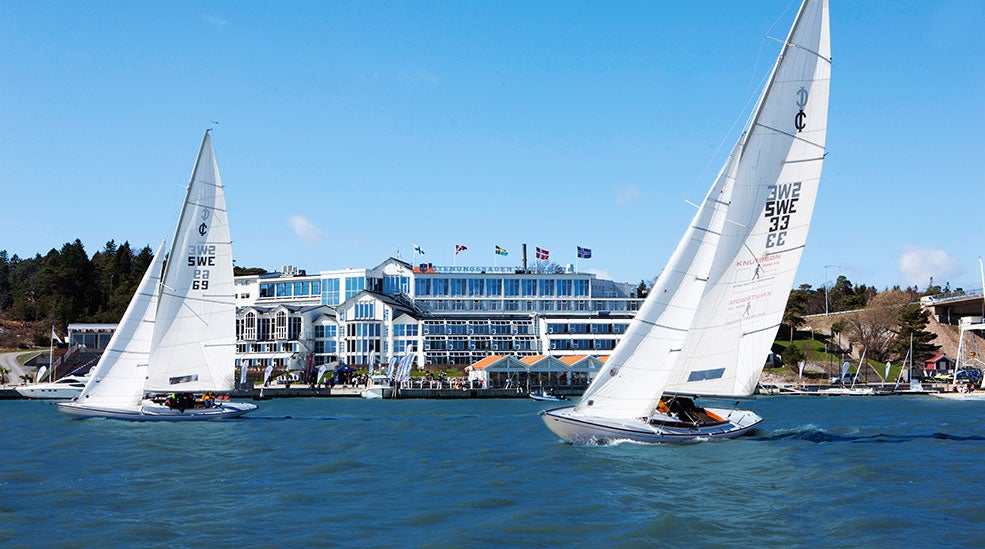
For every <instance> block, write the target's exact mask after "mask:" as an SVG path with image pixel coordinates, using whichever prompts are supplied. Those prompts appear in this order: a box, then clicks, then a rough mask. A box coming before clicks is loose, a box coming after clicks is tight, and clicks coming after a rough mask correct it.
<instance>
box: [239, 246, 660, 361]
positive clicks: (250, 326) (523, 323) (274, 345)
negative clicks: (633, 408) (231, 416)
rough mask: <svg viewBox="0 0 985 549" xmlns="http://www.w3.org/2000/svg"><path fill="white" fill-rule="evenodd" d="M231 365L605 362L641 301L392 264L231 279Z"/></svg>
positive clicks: (601, 283) (574, 283) (583, 288)
mask: <svg viewBox="0 0 985 549" xmlns="http://www.w3.org/2000/svg"><path fill="white" fill-rule="evenodd" d="M235 288H236V302H237V315H236V338H237V354H236V356H237V366H239V365H245V366H247V367H248V368H261V369H262V368H265V367H266V366H268V365H272V366H274V367H275V368H276V367H282V366H286V367H290V368H292V369H301V368H304V366H305V365H306V364H307V362H308V361H309V360H310V361H311V363H312V364H315V365H319V364H327V363H331V362H334V361H336V360H341V361H342V362H344V363H346V364H349V365H351V366H364V365H366V364H368V362H369V355H370V353H371V352H373V351H375V352H376V357H377V360H378V361H382V362H386V361H387V360H389V358H391V357H393V356H401V355H404V354H406V353H408V352H411V353H415V354H416V355H417V360H416V364H417V365H418V366H419V367H420V366H422V365H436V366H437V365H459V366H466V365H470V364H473V363H476V362H478V361H480V360H482V359H484V358H486V357H488V356H491V355H513V356H516V357H518V358H520V359H522V358H523V357H528V356H535V355H542V354H544V355H553V356H558V357H561V356H571V355H595V356H604V355H608V354H609V353H611V352H612V349H613V348H614V347H615V345H616V342H618V341H619V339H620V338H621V337H622V334H623V333H625V331H626V329H627V327H628V326H629V322H630V320H631V319H632V318H633V316H634V315H635V314H636V311H637V309H638V308H639V307H640V305H641V304H642V302H643V299H642V298H640V297H639V296H637V288H636V286H634V285H632V284H625V283H617V282H613V281H610V280H604V279H599V278H597V277H596V276H595V275H594V274H589V273H576V272H573V270H572V269H571V268H570V266H569V267H568V268H567V269H565V270H564V271H563V272H556V273H543V272H534V271H532V270H526V269H523V268H519V267H472V266H469V267H460V266H455V267H439V266H434V265H431V264H421V265H416V266H415V265H411V264H410V263H407V262H405V261H403V260H400V259H395V258H389V259H387V260H386V261H384V262H383V263H381V264H379V265H377V266H376V267H373V268H367V269H342V270H333V271H321V272H319V273H318V274H317V275H310V274H307V273H306V272H305V271H303V270H299V269H297V268H294V267H290V266H288V267H284V268H283V269H282V271H281V272H279V273H269V274H262V275H246V276H237V277H236V283H235Z"/></svg>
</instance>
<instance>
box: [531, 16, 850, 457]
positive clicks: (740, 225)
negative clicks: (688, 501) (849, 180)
mask: <svg viewBox="0 0 985 549" xmlns="http://www.w3.org/2000/svg"><path fill="white" fill-rule="evenodd" d="M830 65H831V61H830V45H829V30H828V6H827V1H826V0H805V1H804V3H803V4H802V6H801V7H800V10H799V11H798V13H797V16H796V18H795V20H794V23H793V26H792V28H791V30H790V34H789V35H788V37H787V39H786V41H785V42H784V45H783V48H782V50H781V52H780V55H779V57H778V58H777V61H776V63H775V64H774V66H773V70H772V73H771V74H770V78H769V80H768V81H767V83H766V85H765V87H764V89H763V92H762V94H761V95H760V98H759V101H758V103H757V105H756V108H755V110H754V111H753V115H752V117H751V119H750V121H749V123H748V125H747V127H746V129H745V131H744V132H743V133H742V135H741V137H740V138H739V140H738V143H737V144H736V145H735V147H734V148H733V149H732V152H731V154H730V156H729V158H728V160H727V162H726V163H725V166H724V167H723V168H722V170H721V171H720V172H719V175H718V177H717V179H716V180H715V182H714V184H713V185H712V187H711V189H710V190H709V191H708V194H707V196H706V197H705V199H704V201H703V203H702V204H701V205H700V206H699V208H698V212H697V213H696V214H695V216H694V219H693V221H692V222H691V224H690V226H689V227H688V229H687V231H686V232H685V233H684V237H683V238H682V239H681V241H680V243H679V244H678V245H677V249H676V250H675V251H674V253H673V255H672V256H671V258H670V260H669V261H668V263H667V265H666V266H665V267H664V270H663V272H662V273H661V275H660V277H659V278H658V279H657V281H656V283H655V284H654V287H653V288H652V289H651V291H650V293H649V295H648V296H647V299H646V301H645V302H644V304H643V306H642V307H641V308H640V311H639V312H638V313H637V316H636V318H635V319H634V320H633V322H632V323H631V325H630V327H629V329H628V331H627V332H626V335H625V337H623V339H622V340H621V341H620V342H619V344H618V345H617V347H616V349H615V350H614V351H613V354H612V356H611V357H610V359H609V361H608V362H607V364H606V366H607V368H606V369H605V370H604V371H602V372H600V373H599V374H598V375H597V376H596V378H595V379H594V380H593V382H592V384H591V386H589V388H588V390H587V391H586V392H585V394H584V395H583V396H582V397H581V399H580V400H579V401H578V403H577V404H576V405H575V406H569V407H564V408H557V409H553V410H546V411H544V412H542V413H541V414H542V419H543V420H544V423H545V424H546V425H547V427H548V428H549V429H550V430H551V431H553V432H554V433H555V434H557V435H558V436H559V437H561V438H562V439H563V440H565V441H566V442H569V443H606V442H609V441H614V440H626V439H628V440H633V441H638V442H644V443H659V442H689V441H694V440H701V439H714V438H729V437H734V436H738V435H740V434H742V433H745V432H747V431H749V430H750V429H751V428H752V427H754V426H755V425H756V424H758V423H759V422H760V421H762V418H760V417H759V416H757V415H756V414H754V413H752V412H750V411H744V410H737V409H728V408H699V407H696V406H694V403H693V401H692V400H691V399H690V398H689V397H692V396H708V397H726V398H733V397H747V396H751V395H752V394H753V391H754V390H755V388H756V383H757V381H758V379H759V376H760V374H761V373H762V368H763V365H764V361H763V357H764V356H766V355H767V354H768V353H769V350H770V345H771V344H772V342H773V339H774V338H775V336H776V331H777V329H778V328H779V325H780V322H781V320H782V317H783V311H784V309H785V307H786V302H787V297H788V296H789V293H790V289H791V287H792V284H793V279H794V276H795V274H796V271H797V266H798V264H799V262H800V257H801V254H802V252H803V248H804V244H805V242H806V240H807V232H808V228H809V225H810V219H811V215H812V213H813V209H814V201H815V198H816V195H817V189H818V183H819V181H820V175H821V165H822V163H823V159H824V152H825V148H824V147H825V137H826V128H827V110H828V82H829V78H830Z"/></svg>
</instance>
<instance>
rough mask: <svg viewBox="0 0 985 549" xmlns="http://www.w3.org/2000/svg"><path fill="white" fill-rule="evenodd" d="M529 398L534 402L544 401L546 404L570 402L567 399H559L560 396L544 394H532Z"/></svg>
mask: <svg viewBox="0 0 985 549" xmlns="http://www.w3.org/2000/svg"><path fill="white" fill-rule="evenodd" d="M528 396H529V397H530V398H532V399H534V400H542V401H545V402H561V401H564V400H568V399H567V397H559V396H554V395H545V394H543V393H530V395H528Z"/></svg>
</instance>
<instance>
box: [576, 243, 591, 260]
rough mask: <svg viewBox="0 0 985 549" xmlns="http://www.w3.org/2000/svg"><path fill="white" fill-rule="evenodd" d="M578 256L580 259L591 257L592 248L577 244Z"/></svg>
mask: <svg viewBox="0 0 985 549" xmlns="http://www.w3.org/2000/svg"><path fill="white" fill-rule="evenodd" d="M578 257H580V258H582V259H591V258H592V250H591V249H590V248H582V247H581V246H578Z"/></svg>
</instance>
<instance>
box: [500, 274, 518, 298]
mask: <svg viewBox="0 0 985 549" xmlns="http://www.w3.org/2000/svg"><path fill="white" fill-rule="evenodd" d="M503 295H508V296H509V295H520V281H519V280H518V279H516V278H507V279H506V280H504V281H503Z"/></svg>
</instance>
